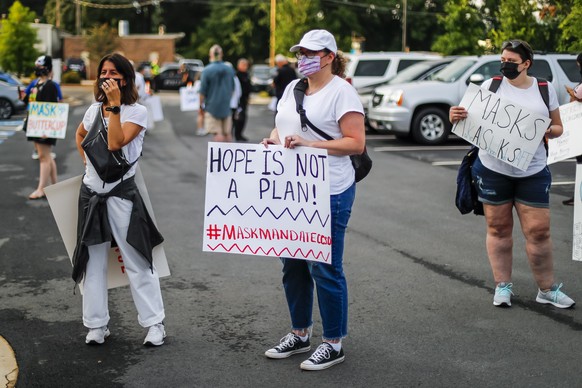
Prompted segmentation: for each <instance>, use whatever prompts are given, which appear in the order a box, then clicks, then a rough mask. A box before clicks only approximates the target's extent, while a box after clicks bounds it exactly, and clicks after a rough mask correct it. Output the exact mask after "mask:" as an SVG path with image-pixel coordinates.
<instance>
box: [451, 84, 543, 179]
mask: <svg viewBox="0 0 582 388" xmlns="http://www.w3.org/2000/svg"><path fill="white" fill-rule="evenodd" d="M459 105H460V106H463V107H465V109H467V112H468V116H467V118H466V119H464V120H460V121H458V122H457V123H456V124H455V125H454V126H453V130H452V131H453V133H454V134H456V135H457V136H460V137H462V138H463V139H465V140H467V141H468V142H469V143H471V144H474V145H476V146H477V147H479V148H480V149H481V150H485V151H486V152H487V153H488V154H489V155H491V156H493V157H495V158H497V159H499V160H501V161H503V162H505V163H507V164H509V165H511V166H513V167H516V168H518V169H520V170H523V171H525V170H527V168H528V166H529V164H530V162H531V161H532V159H533V157H534V155H535V153H536V151H537V149H538V147H539V145H540V142H541V141H542V138H543V137H544V135H545V132H546V129H547V128H548V127H549V125H550V122H551V120H550V118H549V117H544V116H541V115H539V114H537V113H535V112H532V111H530V110H528V109H526V108H524V107H522V106H520V105H518V104H516V103H515V102H513V101H509V100H504V99H502V98H499V96H498V95H496V94H495V93H492V92H490V91H489V90H486V89H483V88H480V87H479V86H477V85H475V84H470V85H469V88H468V89H467V92H466V93H465V95H464V96H463V99H462V100H461V102H460V103H459Z"/></svg>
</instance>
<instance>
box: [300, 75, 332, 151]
mask: <svg viewBox="0 0 582 388" xmlns="http://www.w3.org/2000/svg"><path fill="white" fill-rule="evenodd" d="M306 90H307V78H302V79H301V80H299V82H297V84H295V87H294V88H293V95H294V96H295V109H296V110H297V113H299V118H300V120H301V129H302V130H303V131H304V132H307V127H308V126H309V127H310V128H311V129H313V130H314V131H315V133H317V134H318V135H319V136H321V137H323V138H324V139H325V140H333V137H331V136H330V135H328V134H327V133H325V132H323V131H322V130H321V129H319V128H317V127H316V126H315V125H313V123H312V122H311V121H309V119H308V118H307V116H306V114H305V109H304V108H303V98H304V97H305V91H306Z"/></svg>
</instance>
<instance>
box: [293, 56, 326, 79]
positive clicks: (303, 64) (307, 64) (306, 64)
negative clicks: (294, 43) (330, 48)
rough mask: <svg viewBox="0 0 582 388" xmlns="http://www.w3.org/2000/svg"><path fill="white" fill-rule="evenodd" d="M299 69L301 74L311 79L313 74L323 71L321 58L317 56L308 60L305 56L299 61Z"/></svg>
mask: <svg viewBox="0 0 582 388" xmlns="http://www.w3.org/2000/svg"><path fill="white" fill-rule="evenodd" d="M298 68H299V72H300V73H301V74H303V75H304V76H305V77H309V76H310V75H311V74H315V73H317V72H318V71H319V70H321V57H320V56H319V55H316V56H314V57H313V58H308V57H306V56H305V55H304V56H302V57H301V59H300V60H299V66H298Z"/></svg>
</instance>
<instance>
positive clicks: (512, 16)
mask: <svg viewBox="0 0 582 388" xmlns="http://www.w3.org/2000/svg"><path fill="white" fill-rule="evenodd" d="M536 11H537V5H536V4H535V3H534V2H530V1H529V0H505V1H502V2H501V4H500V6H499V10H498V12H497V14H496V16H497V20H498V22H499V28H497V29H493V30H492V31H491V35H492V42H493V45H494V46H495V47H496V48H498V49H499V48H501V45H502V43H503V42H504V41H506V40H510V39H522V40H525V41H526V42H528V43H529V44H530V45H531V46H532V47H533V48H534V49H536V50H540V49H542V50H543V49H544V47H545V46H546V45H547V43H546V42H544V41H543V36H544V32H543V29H544V26H543V25H542V24H540V23H538V21H537V20H536V18H535V15H534V13H535V12H536ZM554 47H555V46H554Z"/></svg>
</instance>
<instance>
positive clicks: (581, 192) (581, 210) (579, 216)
mask: <svg viewBox="0 0 582 388" xmlns="http://www.w3.org/2000/svg"><path fill="white" fill-rule="evenodd" d="M581 105H582V104H581ZM572 245H573V246H572V260H576V261H582V164H576V185H575V186H574V230H573V233H572Z"/></svg>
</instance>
